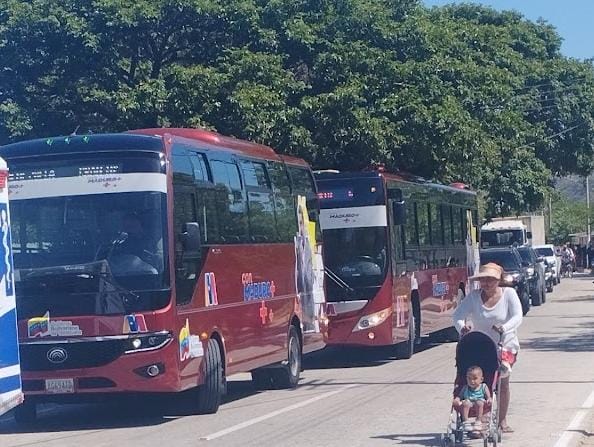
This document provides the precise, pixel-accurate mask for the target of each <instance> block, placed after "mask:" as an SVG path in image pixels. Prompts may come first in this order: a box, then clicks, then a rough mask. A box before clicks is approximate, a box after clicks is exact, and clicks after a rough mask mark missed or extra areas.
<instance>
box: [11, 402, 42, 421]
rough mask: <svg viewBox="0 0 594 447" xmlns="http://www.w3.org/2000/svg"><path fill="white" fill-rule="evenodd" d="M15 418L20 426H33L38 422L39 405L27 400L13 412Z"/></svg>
mask: <svg viewBox="0 0 594 447" xmlns="http://www.w3.org/2000/svg"><path fill="white" fill-rule="evenodd" d="M13 416H14V420H15V422H16V423H17V424H18V425H29V424H33V423H34V422H35V421H36V420H37V404H35V402H30V401H29V402H27V401H26V400H25V401H24V402H23V403H22V404H20V405H19V406H18V407H16V408H15V409H14V410H13Z"/></svg>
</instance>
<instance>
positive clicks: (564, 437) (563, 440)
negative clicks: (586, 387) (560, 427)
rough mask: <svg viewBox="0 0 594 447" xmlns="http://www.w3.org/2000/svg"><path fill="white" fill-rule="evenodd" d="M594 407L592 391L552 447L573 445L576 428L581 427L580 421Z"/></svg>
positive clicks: (576, 432)
mask: <svg viewBox="0 0 594 447" xmlns="http://www.w3.org/2000/svg"><path fill="white" fill-rule="evenodd" d="M592 407H594V391H592V392H591V393H590V395H589V396H588V398H587V399H586V400H585V402H584V403H583V404H582V407H581V408H580V409H579V410H578V411H577V413H576V414H575V416H574V417H573V419H572V420H571V422H570V423H569V425H568V426H567V428H566V429H565V431H564V432H563V433H562V434H561V437H560V438H559V440H558V441H557V442H556V443H555V445H554V447H569V446H572V445H574V443H573V439H574V438H575V437H576V436H577V435H579V433H578V430H580V429H581V428H582V423H583V422H584V419H585V418H586V416H588V414H589V413H590V411H592Z"/></svg>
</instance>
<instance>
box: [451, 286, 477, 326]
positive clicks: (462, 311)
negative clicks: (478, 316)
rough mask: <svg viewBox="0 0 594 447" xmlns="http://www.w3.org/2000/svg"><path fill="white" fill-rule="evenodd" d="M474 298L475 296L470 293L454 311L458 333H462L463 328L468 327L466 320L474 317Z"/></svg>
mask: <svg viewBox="0 0 594 447" xmlns="http://www.w3.org/2000/svg"><path fill="white" fill-rule="evenodd" d="M472 296H473V294H472V292H470V293H469V294H468V296H467V297H466V298H464V299H463V300H462V301H461V302H460V304H458V307H456V310H455V311H454V317H453V319H454V326H456V330H457V331H458V332H462V328H464V327H465V326H466V318H468V317H469V316H471V315H472Z"/></svg>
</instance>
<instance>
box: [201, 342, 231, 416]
mask: <svg viewBox="0 0 594 447" xmlns="http://www.w3.org/2000/svg"><path fill="white" fill-rule="evenodd" d="M203 361H204V383H203V384H202V385H201V386H200V388H199V389H198V413H200V414H211V413H216V412H217V410H218V409H219V406H220V405H221V401H222V400H223V394H224V393H225V374H224V371H223V358H222V356H221V349H220V347H219V343H218V342H217V341H216V340H214V339H212V338H211V339H210V340H208V346H207V349H206V355H205V357H204V360H203Z"/></svg>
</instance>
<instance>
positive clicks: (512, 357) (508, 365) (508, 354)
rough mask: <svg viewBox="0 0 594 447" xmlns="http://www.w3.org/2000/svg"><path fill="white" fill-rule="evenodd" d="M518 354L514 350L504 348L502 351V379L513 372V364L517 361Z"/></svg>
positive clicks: (500, 369) (500, 372)
mask: <svg viewBox="0 0 594 447" xmlns="http://www.w3.org/2000/svg"><path fill="white" fill-rule="evenodd" d="M517 359H518V354H517V353H514V352H512V351H507V350H505V349H504V350H502V351H501V367H500V368H499V374H500V375H501V378H502V379H505V378H506V377H509V376H510V374H511V372H512V366H513V365H514V363H516V360H517Z"/></svg>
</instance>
